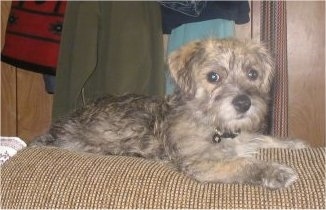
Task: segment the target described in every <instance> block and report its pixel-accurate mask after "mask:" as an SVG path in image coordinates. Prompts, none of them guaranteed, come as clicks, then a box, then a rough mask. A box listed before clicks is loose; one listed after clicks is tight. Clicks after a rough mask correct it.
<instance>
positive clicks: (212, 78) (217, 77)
mask: <svg viewBox="0 0 326 210" xmlns="http://www.w3.org/2000/svg"><path fill="white" fill-rule="evenodd" d="M219 80H220V75H218V73H216V72H209V73H208V74H207V81H208V82H210V83H216V82H218V81H219Z"/></svg>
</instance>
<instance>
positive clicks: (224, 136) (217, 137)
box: [212, 128, 240, 144]
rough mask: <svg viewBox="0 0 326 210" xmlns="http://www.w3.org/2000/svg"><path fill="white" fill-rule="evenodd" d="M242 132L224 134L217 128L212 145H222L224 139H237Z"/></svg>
mask: <svg viewBox="0 0 326 210" xmlns="http://www.w3.org/2000/svg"><path fill="white" fill-rule="evenodd" d="M239 133H240V131H238V132H236V133H232V132H224V133H222V132H221V131H219V130H218V129H217V128H215V133H214V135H213V137H212V143H214V144H215V143H220V142H221V141H222V139H229V138H230V139H234V138H235V137H237V136H238V135H239Z"/></svg>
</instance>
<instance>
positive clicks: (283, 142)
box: [250, 135, 309, 149]
mask: <svg viewBox="0 0 326 210" xmlns="http://www.w3.org/2000/svg"><path fill="white" fill-rule="evenodd" d="M250 143H253V144H257V148H289V149H303V148H307V147H309V146H308V144H307V143H305V142H304V141H302V140H299V139H278V138H275V137H271V136H264V135H260V136H257V137H254V138H252V140H251V141H250Z"/></svg>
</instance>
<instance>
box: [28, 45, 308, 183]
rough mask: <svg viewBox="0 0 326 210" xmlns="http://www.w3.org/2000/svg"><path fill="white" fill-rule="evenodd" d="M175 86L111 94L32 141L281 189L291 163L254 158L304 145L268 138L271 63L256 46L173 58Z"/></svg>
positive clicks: (208, 48)
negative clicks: (155, 92)
mask: <svg viewBox="0 0 326 210" xmlns="http://www.w3.org/2000/svg"><path fill="white" fill-rule="evenodd" d="M168 64H169V68H170V71H171V75H172V77H173V78H174V80H175V82H176V84H177V86H178V91H176V93H175V94H174V95H172V96H169V97H167V98H154V97H146V96H136V95H126V96H122V97H106V98H102V99H99V100H97V101H96V102H94V103H92V104H89V105H88V106H86V107H85V108H83V109H80V110H77V111H76V112H74V113H72V114H71V115H69V116H67V117H65V118H62V119H61V120H59V121H57V122H56V123H54V124H53V125H52V127H51V129H50V130H49V132H48V134H46V135H44V136H41V137H40V138H38V139H37V140H36V141H35V142H34V143H33V145H50V146H58V147H62V148H67V149H70V150H75V151H83V152H92V153H97V154H103V155H106V154H115V155H134V156H140V157H144V158H151V159H156V160H163V161H166V162H168V163H172V164H173V165H174V166H175V167H176V168H178V169H179V170H181V171H182V172H183V173H185V174H187V175H188V176H191V177H193V178H194V179H196V180H199V181H200V182H223V183H233V182H238V183H251V184H258V185H262V186H265V187H268V188H272V189H276V188H282V187H287V186H289V185H290V184H291V183H293V182H294V181H295V180H296V179H297V174H296V172H295V171H294V170H292V169H291V168H289V167H287V166H285V165H281V164H279V163H272V162H263V161H260V160H257V159H255V158H254V154H255V153H256V152H257V150H258V149H259V148H272V147H281V148H303V147H304V144H303V143H301V142H295V141H281V140H278V139H275V138H273V137H268V136H264V135H262V134H261V131H262V130H263V129H264V127H265V123H264V122H265V118H266V114H267V110H268V101H269V91H270V86H271V81H272V78H273V66H272V61H271V58H270V56H269V54H268V53H267V51H266V49H265V48H263V47H262V46H260V45H259V44H255V43H251V42H240V41H237V40H231V39H223V40H219V39H206V40H203V41H196V42H192V43H189V44H187V45H186V46H184V47H182V48H180V49H179V50H177V51H176V52H174V53H172V54H171V56H170V57H169V59H168Z"/></svg>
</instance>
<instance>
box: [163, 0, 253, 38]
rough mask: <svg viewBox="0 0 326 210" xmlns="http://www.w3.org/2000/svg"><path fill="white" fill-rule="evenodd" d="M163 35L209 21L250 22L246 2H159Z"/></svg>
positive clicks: (248, 8)
mask: <svg viewBox="0 0 326 210" xmlns="http://www.w3.org/2000/svg"><path fill="white" fill-rule="evenodd" d="M160 3H161V11H162V28H163V33H164V34H170V33H171V30H172V29H174V28H176V27H178V26H180V25H182V24H185V23H192V22H200V21H205V20H211V19H225V20H233V21H234V22H235V24H245V23H248V22H249V21H250V17H249V12H250V7H249V2H248V1H161V2H160Z"/></svg>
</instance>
